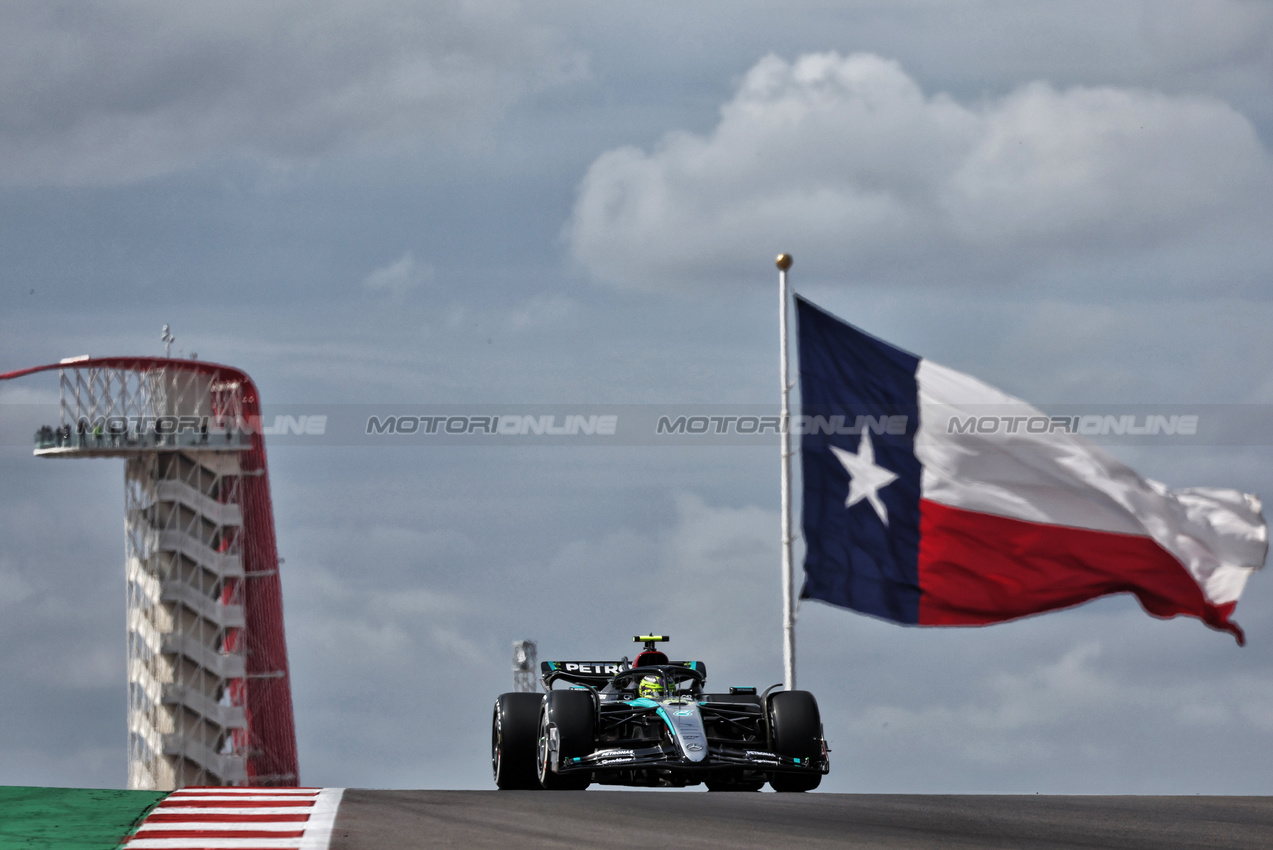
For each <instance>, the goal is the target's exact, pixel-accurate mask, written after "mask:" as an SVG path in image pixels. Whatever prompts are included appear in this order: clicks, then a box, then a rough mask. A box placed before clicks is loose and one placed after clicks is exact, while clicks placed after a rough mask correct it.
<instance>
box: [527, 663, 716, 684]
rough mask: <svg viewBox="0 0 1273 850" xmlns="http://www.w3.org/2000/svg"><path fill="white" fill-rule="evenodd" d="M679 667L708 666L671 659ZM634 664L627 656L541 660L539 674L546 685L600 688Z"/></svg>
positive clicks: (705, 669) (702, 669) (705, 671)
mask: <svg viewBox="0 0 1273 850" xmlns="http://www.w3.org/2000/svg"><path fill="white" fill-rule="evenodd" d="M668 663H669V664H672V665H675V666H677V667H689V668H690V669H691V670H698V671H701V672H702V673H703V674H704V675H706V673H707V666H706V665H705V664H703V662H702V661H669V662H668ZM631 666H632V665H631V664H630V663H629V662H628V660H627V659H626V658H625V659H624V660H623V661H541V662H540V664H539V675H540V678H541V679H543V681H544V685H545V687H549V688H551V687H552V681H550V679H552V680H554V681H555V680H558V679H560V680H563V681H566V682H573V683H574V684H576V685H588V686H590V687H593V688H600V687H603V686H605V685H607V684H609V683H610V680H611V679H613V678H614V676H615V674H616V673H618V672H620V671H621V670H627V669H628V668H629V667H631Z"/></svg>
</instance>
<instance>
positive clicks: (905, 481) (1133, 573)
mask: <svg viewBox="0 0 1273 850" xmlns="http://www.w3.org/2000/svg"><path fill="white" fill-rule="evenodd" d="M796 307H797V314H798V320H799V350H800V392H801V396H802V407H803V409H802V411H801V413H802V416H801V417H800V419H799V420H798V426H799V430H801V431H802V432H803V436H802V444H801V468H802V472H803V475H804V535H805V543H806V554H805V584H804V589H803V591H802V594H801V596H802V597H804V598H812V599H820V600H823V601H825V602H830V603H832V604H834V605H839V606H843V607H845V608H851V609H853V610H856V611H861V612H862V613H865V614H871V615H874V616H877V617H882V618H884V619H887V620H893V621H895V622H899V623H908V624H912V625H926V626H957V625H981V624H986V623H996V622H1001V621H1004V620H1011V619H1014V618H1017V617H1024V616H1027V615H1029V614H1037V613H1041V612H1043V611H1052V610H1055V609H1058V608H1066V607H1069V606H1071V605H1078V604H1079V603H1082V602H1085V601H1087V600H1089V599H1094V598H1096V597H1098V596H1104V595H1106V594H1110V593H1133V594H1135V595H1136V598H1137V599H1139V600H1140V604H1141V605H1142V606H1144V608H1145V610H1146V611H1148V612H1149V613H1150V614H1152V615H1154V616H1156V617H1174V616H1178V615H1181V614H1186V615H1189V616H1193V617H1197V618H1199V619H1201V620H1203V621H1204V622H1205V623H1207V624H1208V625H1210V626H1212V627H1214V628H1217V629H1223V630H1226V631H1229V632H1232V633H1233V635H1234V636H1235V637H1236V638H1237V640H1238V643H1239V644H1242V643H1243V642H1244V639H1243V636H1242V630H1241V629H1239V628H1238V626H1237V624H1236V623H1233V622H1231V621H1230V619H1229V617H1230V615H1231V614H1232V613H1233V608H1234V606H1235V605H1236V604H1237V601H1238V596H1239V595H1240V594H1241V593H1242V588H1243V586H1244V585H1245V584H1246V580H1247V577H1248V576H1250V575H1251V573H1252V572H1253V571H1254V570H1257V569H1259V568H1260V567H1261V566H1262V565H1263V564H1264V557H1265V554H1266V552H1267V549H1268V530H1267V527H1266V525H1265V523H1264V518H1263V516H1262V515H1261V513H1260V501H1259V499H1257V498H1256V497H1255V496H1252V495H1249V494H1246V493H1240V492H1238V491H1236V490H1219V489H1209V488H1208V489H1204V488H1195V489H1185V490H1169V489H1167V487H1166V486H1164V485H1162V484H1160V483H1158V482H1156V481H1149V480H1147V479H1144V478H1141V477H1140V476H1139V475H1137V474H1136V473H1135V472H1133V471H1132V470H1131V469H1129V468H1128V467H1126V466H1124V465H1123V464H1121V463H1119V462H1118V461H1117V460H1115V459H1114V458H1113V457H1111V456H1110V455H1108V454H1106V453H1105V452H1104V451H1102V450H1100V449H1099V448H1097V447H1096V446H1094V445H1091V444H1090V443H1089V442H1088V441H1087V440H1086V439H1085V438H1084V437H1082V436H1080V435H1078V434H1076V433H1073V430H1072V428H1071V427H1069V425H1070V424H1072V423H1070V422H1069V420H1066V419H1063V418H1053V417H1049V416H1047V415H1046V414H1044V413H1043V412H1041V411H1039V410H1038V409H1037V408H1034V407H1031V406H1030V405H1028V404H1026V403H1025V402H1023V401H1021V400H1019V399H1016V398H1013V397H1012V396H1010V395H1007V394H1006V393H1003V392H1000V391H999V390H996V389H995V388H994V387H990V386H987V385H986V384H984V383H982V382H981V381H978V380H977V379H975V378H972V377H969V376H968V375H964V374H961V373H959V372H956V371H954V370H953V369H948V368H946V367H944V366H939V365H937V364H936V363H932V362H930V361H928V360H924V359H922V358H919V357H916V356H914V355H912V354H908V353H907V352H905V351H902V350H900V349H898V348H894V347H893V346H891V345H889V344H887V343H885V342H882V341H880V340H878V339H875V338H874V337H871V336H869V335H868V334H865V333H863V332H862V331H860V330H858V329H856V328H854V327H852V326H851V325H848V324H846V323H844V322H842V321H840V320H839V319H837V318H835V317H834V316H831V315H830V314H828V313H826V312H824V311H823V310H821V309H819V308H818V307H815V306H814V305H812V304H810V303H809V302H808V301H805V300H804V299H802V298H799V297H797V299H796Z"/></svg>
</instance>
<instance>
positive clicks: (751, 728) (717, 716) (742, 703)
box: [491, 635, 830, 791]
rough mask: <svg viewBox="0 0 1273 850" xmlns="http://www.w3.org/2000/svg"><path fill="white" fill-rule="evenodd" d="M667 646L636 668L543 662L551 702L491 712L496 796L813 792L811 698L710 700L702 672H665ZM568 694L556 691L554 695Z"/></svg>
mask: <svg viewBox="0 0 1273 850" xmlns="http://www.w3.org/2000/svg"><path fill="white" fill-rule="evenodd" d="M667 639H668V638H667V637H666V636H664V635H641V636H638V637H636V638H634V640H636V641H637V642H639V643H644V644H645V647H644V649H643V651H642V652H640V653H639V654H638V655H637V657H636V660H635V661H633V662H631V663H629V662H628V659H627V658H624V659H623V660H621V661H545V662H543V663H542V664H541V665H540V670H541V674H542V679H543V683H544V688H545V690H547V693H544V694H540V693H507V694H502V695H500V697H499V699H497V700H496V701H495V716H494V718H493V720H492V723H491V767H492V768H493V769H494V772H495V784H496V786H498V787H499V788H500V789H501V790H509V789H532V788H547V789H550V790H583V789H584V788H587V787H588V786H589V785H590V784H592V783H593V782H596V783H599V784H601V785H636V786H646V787H656V786H663V787H677V788H683V787H685V786H687V785H699V784H705V785H706V786H707V790H709V791H759V790H760V789H761V787H762V786H764V784H765V782H768V783H769V784H770V786H771V787H772V788H773V789H774V790H775V791H810V790H812V789H814V788H817V787H818V783H819V782H821V781H822V777H823V776H824V775H826V774H827V773H828V772H829V770H830V762H829V760H828V758H827V753H828V750H827V743H826V739H825V738H824V737H823V734H822V721H821V718H820V716H819V714H818V703H817V700H815V699H814V698H813V694H811V693H809V692H808V691H778V692H776V693H771V691H773V690H774V688H776V687H778V686H777V685H775V686H774V687H772V688H769V689H768V690H766V691H765V692H764V693H760V694H758V693H756V689H755V688H752V687H746V688H744V687H731V688H730V689H729V693H706V692H705V691H704V687H703V686H704V684H705V682H706V680H707V671H706V668H705V667H704V665H703V663H702V662H701V661H669V660H668V657H667V655H665V654H664V653H663V652H661V651H660V650H659V649H658V648H657V646H656V645H657V644H658V643H661V642H664V641H666V640H667ZM558 684H561V685H565V686H566V687H564V688H557V689H554V687H553V686H554V685H558Z"/></svg>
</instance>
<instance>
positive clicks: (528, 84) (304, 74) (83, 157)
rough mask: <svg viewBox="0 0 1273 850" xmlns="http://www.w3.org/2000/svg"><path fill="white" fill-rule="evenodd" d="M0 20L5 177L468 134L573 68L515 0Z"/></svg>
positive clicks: (69, 12) (376, 0)
mask: <svg viewBox="0 0 1273 850" xmlns="http://www.w3.org/2000/svg"><path fill="white" fill-rule="evenodd" d="M4 16H5V21H6V24H5V27H4V31H3V33H2V34H0V57H3V58H0V116H3V117H2V118H0V151H2V152H3V153H0V182H3V183H8V184H17V185H43V184H52V185H62V186H67V185H70V186H74V185H112V184H119V183H126V182H129V181H134V180H139V179H143V178H147V177H152V176H155V175H162V174H166V173H170V172H173V171H177V170H180V169H183V168H188V167H190V166H193V165H198V164H201V163H204V162H209V161H218V160H223V159H225V158H228V157H234V156H250V157H258V158H263V159H266V160H268V161H273V162H283V163H290V162H303V161H305V160H307V159H310V158H313V157H317V156H321V155H324V154H328V153H331V152H334V151H345V150H349V149H352V148H358V147H365V146H368V145H372V146H379V145H391V146H392V145H397V144H401V143H404V142H411V141H415V140H419V139H427V140H430V141H443V142H445V141H457V140H460V139H468V138H469V137H470V136H471V133H472V131H473V130H474V129H481V128H482V127H484V126H486V125H488V124H489V123H490V121H491V120H492V119H493V118H495V117H497V116H498V115H499V114H500V113H501V112H502V111H503V109H504V108H505V107H506V106H507V105H508V104H509V103H511V102H512V101H513V100H515V99H516V98H517V97H518V96H520V95H521V94H522V93H524V92H526V91H527V90H530V89H533V88H535V87H539V86H543V85H549V84H551V83H553V82H555V81H559V80H561V79H564V78H566V77H568V76H569V75H570V74H572V73H574V71H572V68H577V57H575V56H574V55H573V54H571V53H569V52H568V51H564V50H563V49H562V48H561V47H560V45H559V44H558V43H557V41H556V37H555V36H554V34H553V33H552V32H551V31H550V30H548V29H547V28H545V27H542V26H537V25H535V24H533V23H532V22H530V21H528V20H526V18H525V16H524V15H523V12H522V4H521V3H520V2H519V0H478V2H471V3H443V2H435V3H428V4H416V3H406V2H400V0H372V2H347V1H346V0H328V1H327V2H321V3H301V2H284V3H272V4H259V3H250V2H231V3H218V4H213V5H201V4H194V5H191V4H171V3H162V2H153V1H152V0H134V1H133V2H126V3H85V4H69V3H49V4H43V3H41V4H30V3H18V2H10V3H6V4H5V5H4Z"/></svg>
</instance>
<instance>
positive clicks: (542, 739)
mask: <svg viewBox="0 0 1273 850" xmlns="http://www.w3.org/2000/svg"><path fill="white" fill-rule="evenodd" d="M596 718H597V712H596V707H595V704H594V703H593V699H592V694H591V693H589V692H588V691H549V692H548V695H547V696H545V697H544V703H543V706H542V707H541V708H540V711H539V730H538V733H537V742H536V751H535V766H536V768H537V773H538V779H539V784H540V785H541V786H542V787H544V788H546V789H548V790H549V791H582V790H584V789H585V788H587V787H588V786H589V785H590V784H592V774H591V773H575V774H568V773H555V772H553V769H552V766H551V765H550V764H549V757H550V755H549V751H548V736H549V730H550V728H552V729H555V730H556V734H557V740H558V742H559V745H558V755H559V756H560V758H561V760H562V761H567V760H569V759H571V758H579V757H582V756H586V755H591V754H592V751H593V735H594V731H595V729H596Z"/></svg>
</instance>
